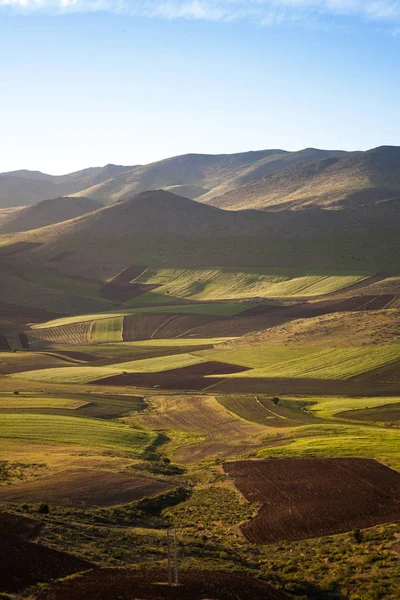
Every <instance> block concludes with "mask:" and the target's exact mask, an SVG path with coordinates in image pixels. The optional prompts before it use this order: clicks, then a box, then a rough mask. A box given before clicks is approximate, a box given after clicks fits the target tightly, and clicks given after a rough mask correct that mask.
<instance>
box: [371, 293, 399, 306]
mask: <svg viewBox="0 0 400 600" xmlns="http://www.w3.org/2000/svg"><path fill="white" fill-rule="evenodd" d="M396 298H397V296H395V295H394V294H382V295H381V296H377V297H376V298H374V299H373V300H371V302H369V304H368V305H367V306H366V310H382V309H383V308H389V306H390V305H391V304H392V302H394V301H395V300H396Z"/></svg>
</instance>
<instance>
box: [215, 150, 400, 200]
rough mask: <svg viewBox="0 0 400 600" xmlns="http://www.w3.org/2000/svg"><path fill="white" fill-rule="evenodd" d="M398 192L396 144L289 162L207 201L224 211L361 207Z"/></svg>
mask: <svg viewBox="0 0 400 600" xmlns="http://www.w3.org/2000/svg"><path fill="white" fill-rule="evenodd" d="M396 197H400V148H398V147H388V146H383V147H380V148H375V149H374V150H369V151H368V152H354V153H351V154H348V155H346V156H344V157H329V158H323V159H318V160H313V161H309V162H306V163H301V164H295V165H294V166H291V167H289V168H287V169H284V170H282V171H279V172H278V173H274V174H272V175H268V176H266V177H262V178H260V179H258V180H256V181H253V182H251V183H249V184H247V185H245V186H242V187H240V188H237V189H235V190H232V191H229V192H227V193H226V194H224V195H223V196H219V197H215V198H213V199H210V200H209V204H211V205H212V206H218V207H220V208H224V209H228V210H242V209H249V208H252V209H258V210H265V209H273V210H282V209H288V208H291V209H293V208H294V209H299V208H305V207H310V206H320V207H323V208H334V209H337V208H344V207H347V208H348V207H356V206H358V207H361V206H366V205H369V204H375V203H379V202H380V201H382V200H387V199H392V198H396Z"/></svg>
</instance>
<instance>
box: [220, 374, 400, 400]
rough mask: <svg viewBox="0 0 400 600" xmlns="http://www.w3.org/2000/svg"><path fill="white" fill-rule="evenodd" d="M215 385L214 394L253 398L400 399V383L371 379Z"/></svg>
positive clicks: (249, 379)
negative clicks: (372, 397)
mask: <svg viewBox="0 0 400 600" xmlns="http://www.w3.org/2000/svg"><path fill="white" fill-rule="evenodd" d="M213 381H215V384H216V385H215V391H218V392H237V393H240V394H242V393H253V394H272V395H274V396H280V395H285V394H296V395H297V394H305V395H310V396H313V395H319V394H322V395H327V396H334V395H338V396H341V395H344V396H352V395H355V396H358V395H361V396H397V395H399V394H400V381H397V382H396V381H395V382H384V381H382V382H381V381H374V380H373V379H372V378H369V379H367V378H365V379H363V380H359V379H358V378H354V379H349V380H347V381H340V380H337V379H284V378H282V379H280V378H270V379H267V378H265V379H264V378H261V377H260V378H256V377H247V378H246V377H240V378H234V379H232V378H231V379H224V380H222V381H218V380H217V379H213Z"/></svg>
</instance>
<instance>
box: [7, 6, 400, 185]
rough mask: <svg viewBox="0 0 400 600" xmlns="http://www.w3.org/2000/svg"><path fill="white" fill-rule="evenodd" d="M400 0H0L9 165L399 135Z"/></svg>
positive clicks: (150, 157) (128, 160)
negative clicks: (141, 0)
mask: <svg viewBox="0 0 400 600" xmlns="http://www.w3.org/2000/svg"><path fill="white" fill-rule="evenodd" d="M399 33H400V2H398V1H397V0H392V1H390V2H384V3H376V2H371V1H366V2H365V1H364V2H360V1H359V0H356V1H352V2H351V3H343V2H342V1H340V0H334V1H329V2H328V1H326V0H297V1H296V2H291V1H289V0H258V1H257V2H253V1H250V2H247V3H244V2H243V1H242V0H237V1H235V2H230V1H227V0H218V1H213V2H210V1H209V0H191V1H186V0H182V1H179V0H175V1H172V2H160V1H156V0H147V1H145V2H140V3H138V2H134V1H132V0H131V1H128V0H127V1H125V2H120V1H118V2H116V1H114V0H103V1H102V2H91V1H90V0H79V1H76V2H61V0H60V1H59V0H42V1H41V2H33V0H24V2H22V0H0V52H1V54H2V56H3V57H6V59H5V60H3V61H2V64H1V66H0V76H1V81H2V84H3V85H2V87H3V90H4V92H3V94H2V96H1V98H0V111H1V112H0V114H1V115H2V141H3V144H2V150H1V152H0V171H2V172H4V171H12V170H17V169H22V168H26V169H32V170H40V171H43V172H46V173H51V174H61V173H67V172H72V171H76V170H80V169H82V168H86V167H87V166H91V165H104V164H108V163H109V162H112V163H114V164H121V165H134V164H146V163H149V162H154V161H156V160H160V159H163V158H165V157H169V156H177V155H181V154H187V153H207V154H208V153H210V154H222V153H235V152H242V151H246V150H254V149H257V148H284V149H289V150H298V149H302V148H306V147H316V148H337V149H341V150H356V149H358V150H366V149H370V148H373V147H376V146H380V145H400V123H399V120H398V105H399V103H400V86H399V83H398V81H397V80H396V79H395V78H394V77H393V73H394V72H396V69H397V65H398V58H399V48H400V36H399Z"/></svg>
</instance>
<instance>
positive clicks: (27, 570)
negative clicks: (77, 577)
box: [0, 533, 92, 593]
mask: <svg viewBox="0 0 400 600" xmlns="http://www.w3.org/2000/svg"><path fill="white" fill-rule="evenodd" d="M91 567H92V565H91V564H90V563H89V562H87V561H85V560H82V559H80V558H76V557H75V556H70V555H69V554H65V553H64V552H58V551H57V550H52V549H50V548H46V547H45V546H41V545H39V544H35V543H33V542H28V541H26V540H24V539H23V538H22V537H18V536H15V535H8V534H5V533H0V591H1V592H7V593H17V592H21V591H22V590H24V589H25V588H27V587H29V586H31V585H34V584H37V583H46V582H49V581H53V580H54V579H59V578H60V577H66V576H68V575H72V574H73V573H77V572H79V571H84V570H86V569H90V568H91Z"/></svg>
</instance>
